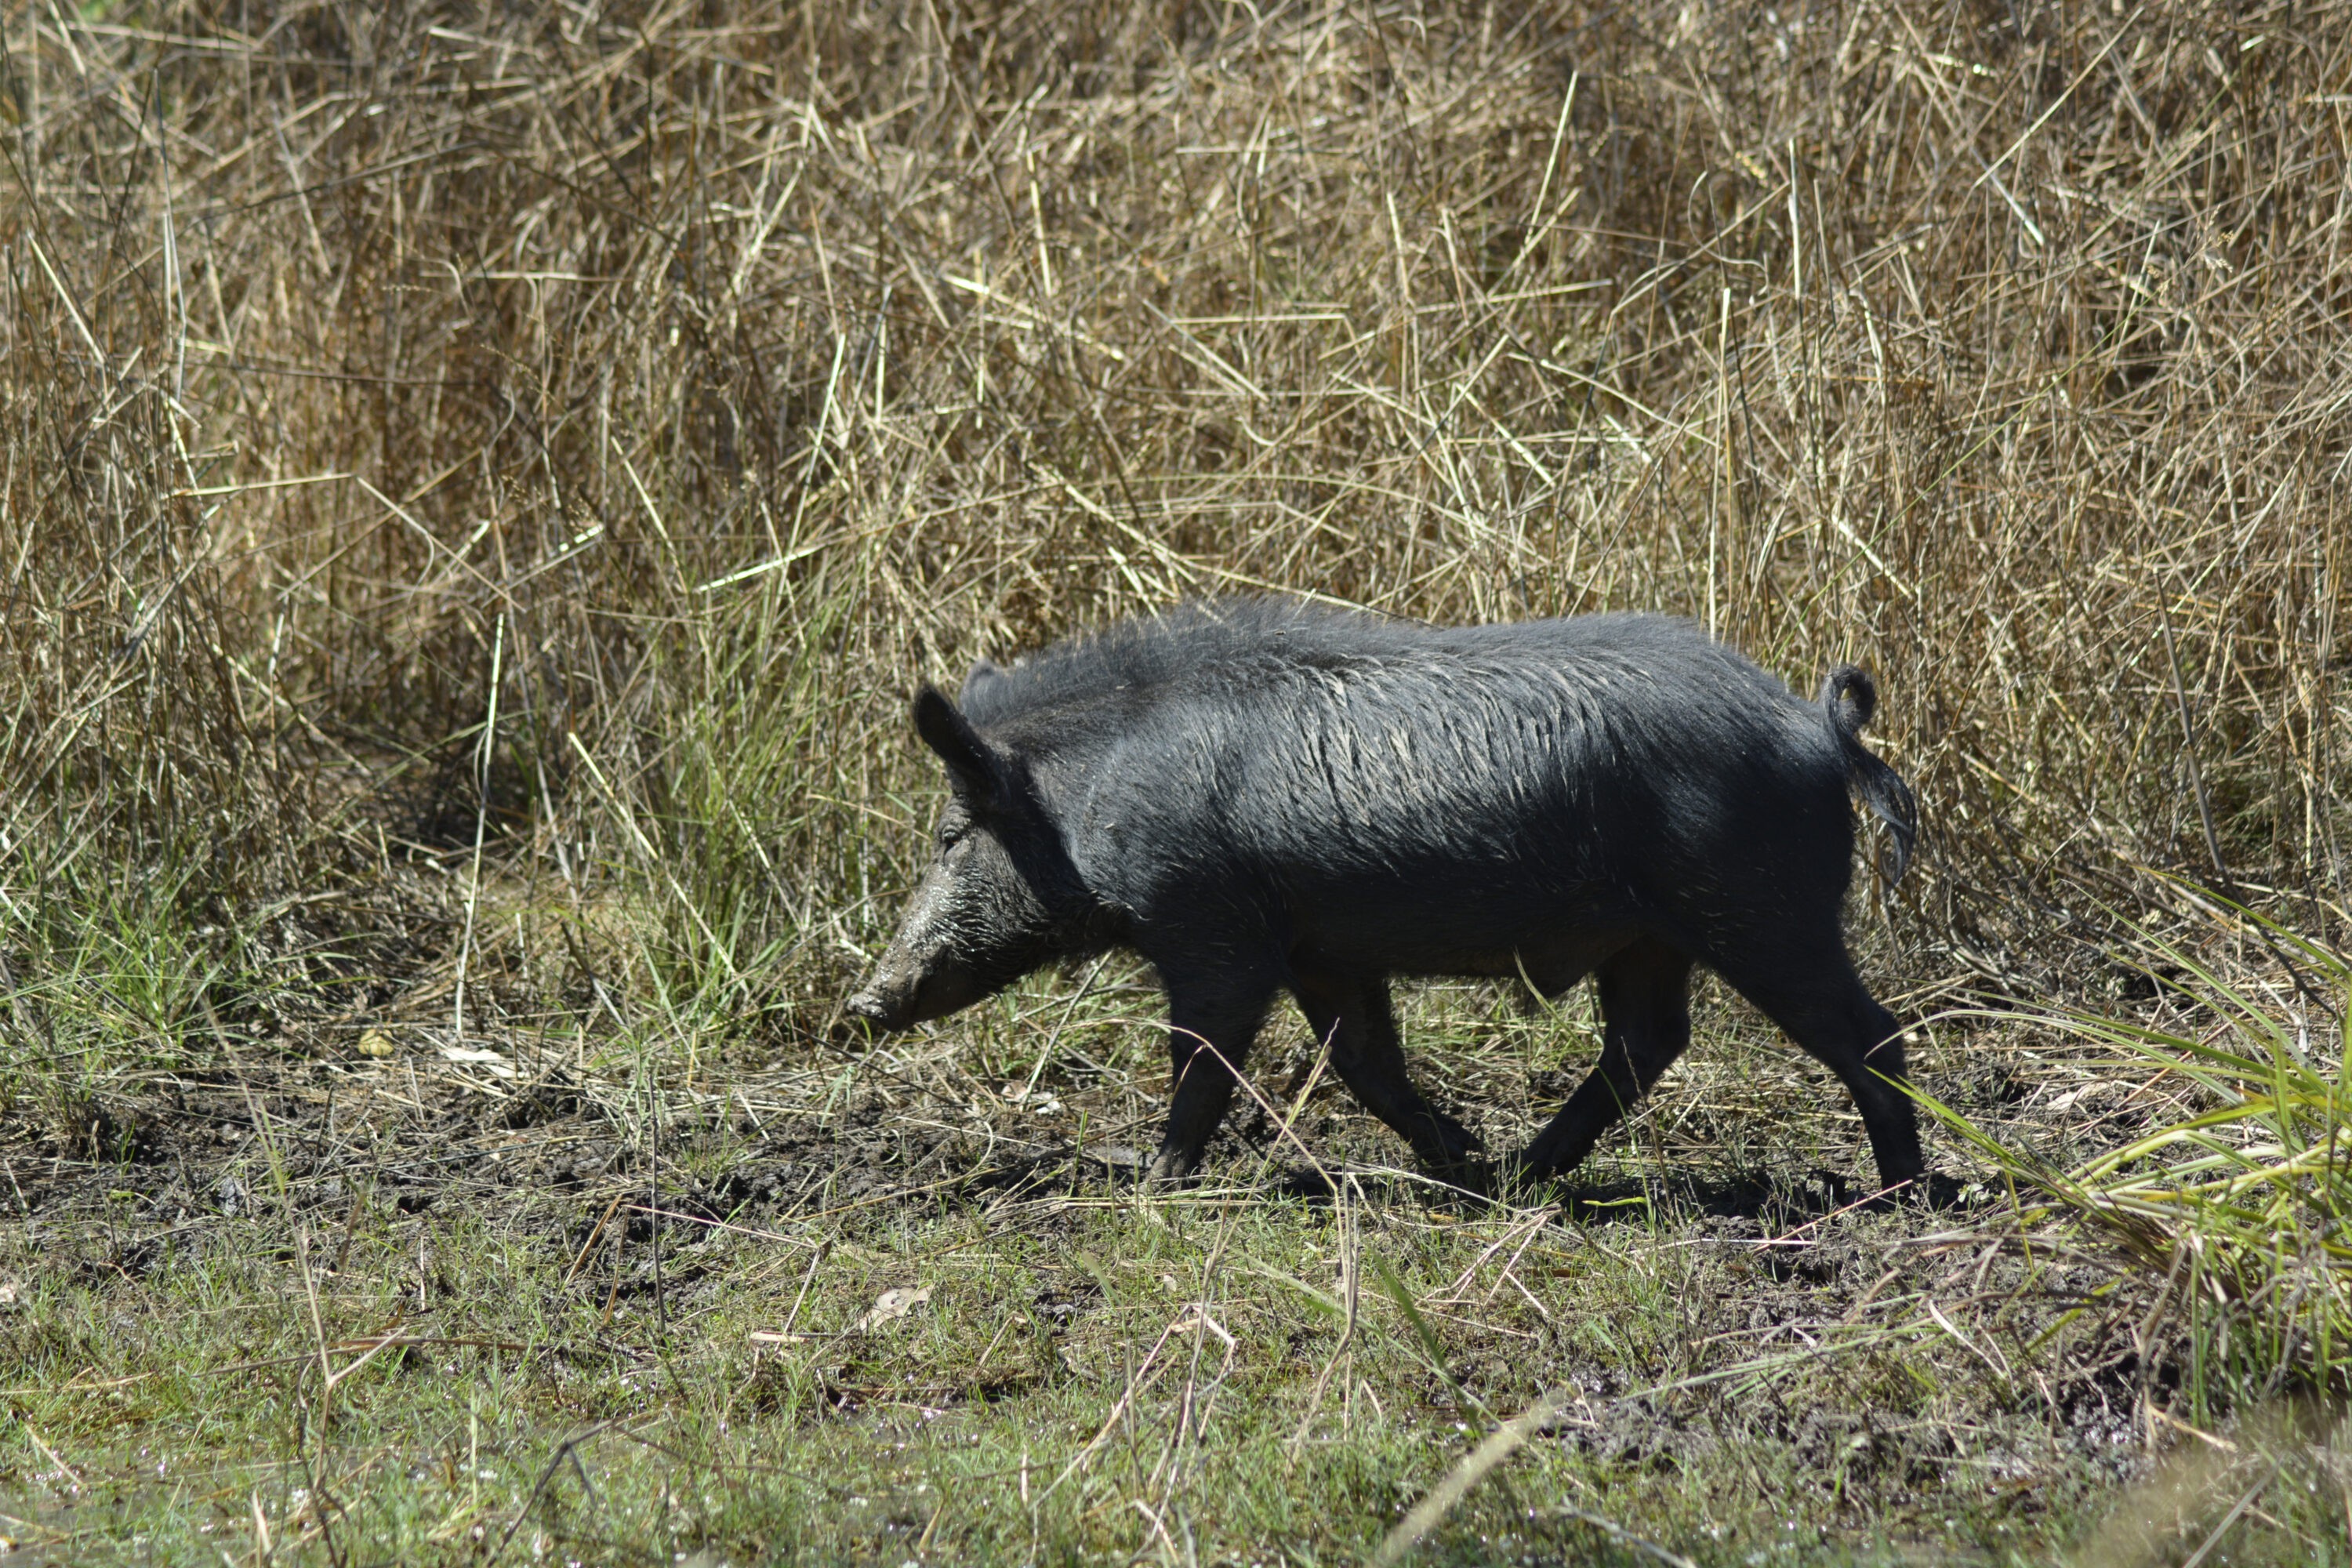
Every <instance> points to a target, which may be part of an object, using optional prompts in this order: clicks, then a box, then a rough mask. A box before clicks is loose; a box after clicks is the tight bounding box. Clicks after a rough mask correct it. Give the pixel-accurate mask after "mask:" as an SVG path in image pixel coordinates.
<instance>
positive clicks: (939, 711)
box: [915, 683, 1004, 812]
mask: <svg viewBox="0 0 2352 1568" xmlns="http://www.w3.org/2000/svg"><path fill="white" fill-rule="evenodd" d="M915 733H917V734H918V735H920V736H921V737H922V738H923V744H925V745H927V746H929V747H930V749H931V750H933V751H934V752H938V753H939V754H940V761H941V762H943V763H947V765H948V777H949V779H950V780H951V781H952V782H953V783H954V784H955V791H956V794H958V795H961V796H962V797H963V802H964V804H965V805H968V806H970V807H971V809H972V810H973V811H975V812H984V811H988V810H990V809H992V808H993V807H995V806H997V805H1001V804H1003V796H1004V763H1003V762H1002V761H1001V760H999V758H998V757H997V755H996V753H995V752H993V751H992V750H990V748H989V744H988V742H986V741H983V740H982V739H981V738H980V732H979V731H976V730H974V729H973V728H972V727H971V721H970V720H968V719H966V718H965V717H964V716H963V715H962V714H961V713H960V712H958V711H957V710H956V705H955V704H954V703H952V702H950V701H949V700H947V699H946V698H944V697H942V696H940V691H939V688H938V687H936V686H932V685H929V684H928V683H927V684H925V686H924V687H923V689H921V690H920V691H918V692H917V693H915Z"/></svg>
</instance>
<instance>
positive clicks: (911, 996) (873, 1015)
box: [842, 974, 916, 1034]
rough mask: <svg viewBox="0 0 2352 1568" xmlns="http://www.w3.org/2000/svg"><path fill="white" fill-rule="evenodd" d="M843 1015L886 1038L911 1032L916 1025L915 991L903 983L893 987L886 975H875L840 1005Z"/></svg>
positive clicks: (891, 980) (891, 978) (899, 982)
mask: <svg viewBox="0 0 2352 1568" xmlns="http://www.w3.org/2000/svg"><path fill="white" fill-rule="evenodd" d="M842 1011H843V1012H845V1013H846V1014H847V1015H848V1016H851V1017H853V1018H857V1019H861V1020H863V1021H864V1022H865V1023H866V1025H867V1026H869V1027H871V1028H874V1029H877V1030H879V1031H882V1032H883V1033H886V1034H889V1033H896V1032H897V1031H898V1030H900V1029H911V1028H913V1027H914V1026H915V1024H916V1015H915V987H914V986H913V985H911V984H906V983H905V982H904V981H898V982H897V983H895V984H894V982H893V977H891V976H889V975H887V974H877V975H875V976H874V977H873V978H872V979H871V980H868V981H867V982H866V984H865V985H864V986H863V987H861V988H860V989H859V991H858V993H857V994H856V995H855V996H852V997H851V998H850V999H849V1000H848V1001H847V1002H845V1003H844V1004H843V1005H842Z"/></svg>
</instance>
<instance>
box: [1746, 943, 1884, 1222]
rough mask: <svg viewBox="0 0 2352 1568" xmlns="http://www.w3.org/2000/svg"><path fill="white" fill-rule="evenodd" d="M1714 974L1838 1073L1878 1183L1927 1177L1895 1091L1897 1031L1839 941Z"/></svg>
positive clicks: (1774, 954) (1772, 955)
mask: <svg viewBox="0 0 2352 1568" xmlns="http://www.w3.org/2000/svg"><path fill="white" fill-rule="evenodd" d="M1762 955H1763V952H1762V950H1759V956H1762ZM1727 956H1728V955H1727ZM1716 969H1717V972H1718V973H1721V974H1722V975H1723V977H1724V978H1725V979H1726V980H1728V981H1729V982H1731V984H1732V986H1733V988H1734V989H1736V990H1738V993H1739V994H1741V995H1743V996H1745V997H1747V998H1748V1000H1749V1001H1750V1002H1753V1003H1755V1004H1756V1005H1757V1006H1758V1007H1759V1008H1761V1009H1762V1010H1763V1012H1764V1013H1765V1015H1766V1016H1768V1017H1769V1018H1770V1019H1771V1020H1772V1021H1773V1022H1774V1023H1776V1024H1778V1025H1780V1027H1781V1029H1782V1030H1783V1031H1785V1032H1786V1033H1787V1035H1788V1037H1790V1039H1792V1040H1794V1041H1796V1042H1797V1044H1798V1045H1800V1046H1801V1047H1804V1049H1805V1051H1806V1053H1807V1054H1808V1055H1810V1056H1811V1057H1812V1058H1814V1059H1815V1060H1816V1061H1818V1062H1820V1063H1821V1064H1822V1066H1823V1067H1825V1068H1829V1069H1830V1071H1832V1072H1833V1073H1835V1074H1837V1076H1838V1079H1839V1081H1840V1082H1842V1083H1843V1084H1844V1085H1845V1087H1846V1092H1847V1093H1849V1094H1851V1095H1853V1103H1854V1108H1855V1109H1856V1110H1860V1111H1861V1112H1862V1125H1863V1128H1864V1131H1868V1132H1869V1134H1870V1150H1871V1152H1872V1153H1873V1154H1874V1155H1875V1156H1876V1157H1877V1160H1878V1179H1879V1180H1880V1181H1881V1182H1882V1183H1884V1184H1885V1185H1887V1186H1889V1187H1893V1186H1897V1185H1900V1184H1902V1183H1905V1182H1908V1181H1912V1180H1915V1179H1916V1178H1917V1177H1918V1176H1920V1175H1922V1174H1924V1173H1926V1171H1927V1160H1926V1158H1925V1157H1924V1156H1923V1155H1922V1154H1921V1153H1920V1152H1919V1121H1918V1117H1917V1115H1916V1112H1915V1111H1914V1110H1912V1106H1911V1097H1910V1096H1909V1095H1907V1094H1906V1093H1904V1091H1903V1089H1902V1085H1903V1083H1904V1082H1905V1077H1904V1071H1903V1031H1902V1026H1901V1025H1899V1024H1897V1023H1895V1019H1894V1018H1893V1017H1892V1016H1890V1015H1889V1014H1888V1013H1887V1011H1886V1009H1885V1008H1884V1007H1882V1006H1880V1005H1878V1003H1877V1002H1876V1000H1874V998H1873V997H1872V996H1871V994H1870V993H1869V992H1868V991H1867V990H1865V989H1864V987H1863V984H1862V979H1861V977H1860V976H1859V975H1857V974H1855V973H1854V972H1853V961H1852V960H1851V959H1849V958H1847V956H1846V952H1845V943H1844V942H1843V941H1841V940H1839V939H1838V938H1836V937H1835V936H1834V935H1832V936H1831V937H1830V938H1828V939H1827V940H1825V941H1822V940H1817V941H1815V942H1810V943H1808V944H1806V946H1805V947H1804V949H1803V950H1802V951H1801V952H1790V951H1789V950H1788V948H1787V946H1786V945H1783V946H1781V948H1780V950H1779V951H1777V952H1769V962H1767V963H1749V962H1741V961H1738V960H1732V961H1730V962H1727V963H1717V965H1716Z"/></svg>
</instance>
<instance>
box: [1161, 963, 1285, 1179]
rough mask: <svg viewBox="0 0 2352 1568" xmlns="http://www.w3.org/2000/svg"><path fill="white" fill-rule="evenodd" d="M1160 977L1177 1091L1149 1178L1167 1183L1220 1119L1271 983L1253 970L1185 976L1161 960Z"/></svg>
mask: <svg viewBox="0 0 2352 1568" xmlns="http://www.w3.org/2000/svg"><path fill="white" fill-rule="evenodd" d="M1161 978H1162V979H1163V980H1165V981H1166V982H1167V985H1168V1059H1169V1067H1170V1069H1171V1073H1172V1075H1173V1082H1174V1084H1175V1090H1174V1093H1173V1094H1172V1095H1171V1097H1170V1100H1169V1105H1168V1130H1167V1131H1166V1132H1164V1133H1163V1134H1161V1136H1160V1152H1159V1154H1158V1156H1157V1157H1156V1158H1154V1159H1153V1160H1152V1162H1151V1169H1150V1173H1149V1179H1150V1181H1153V1182H1171V1181H1177V1180H1180V1179H1181V1178H1183V1177H1185V1176H1189V1175H1191V1174H1192V1168H1193V1167H1194V1166H1196V1165H1198V1164H1199V1163H1201V1151H1202V1149H1204V1148H1206V1147H1208V1142H1209V1135H1210V1134H1211V1133H1213V1132H1214V1131H1216V1130H1217V1123H1218V1122H1220V1121H1223V1120H1224V1119H1225V1105H1226V1102H1227V1101H1229V1100H1232V1099H1233V1094H1234V1073H1236V1072H1239V1071H1240V1070H1241V1066H1242V1060H1243V1058H1245V1057H1247V1056H1248V1055H1249V1048H1250V1046H1251V1044H1252V1043H1253V1042H1254V1041H1255V1039H1256V1038H1257V1027H1258V1026H1259V1025H1260V1024H1262V1023H1264V1022H1265V1010H1266V1006H1267V1005H1268V1004H1269V1003H1271V1002H1272V1001H1273V1000H1274V992H1275V986H1274V983H1273V982H1272V981H1271V980H1263V981H1261V980H1258V979H1255V978H1254V977H1248V978H1244V977H1235V976H1227V975H1220V976H1215V977H1213V978H1204V979H1197V980H1184V979H1180V978H1178V977H1177V976H1175V975H1171V974H1169V973H1167V972H1166V970H1165V968H1164V967H1163V969H1162V971H1161ZM1218 1058H1223V1060H1222V1061H1221V1060H1219V1059H1218Z"/></svg>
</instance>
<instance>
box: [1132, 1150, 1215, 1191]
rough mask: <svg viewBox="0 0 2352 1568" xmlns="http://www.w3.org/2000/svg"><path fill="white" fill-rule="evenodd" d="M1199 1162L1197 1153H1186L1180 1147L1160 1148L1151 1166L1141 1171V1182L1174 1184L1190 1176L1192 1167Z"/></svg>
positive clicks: (1160, 1184)
mask: <svg viewBox="0 0 2352 1568" xmlns="http://www.w3.org/2000/svg"><path fill="white" fill-rule="evenodd" d="M1199 1163H1201V1162H1200V1159H1199V1157H1198V1156H1197V1155H1192V1154H1187V1153H1185V1152H1184V1151H1182V1150H1181V1149H1162V1150H1161V1151H1160V1153H1159V1156H1158V1157H1157V1158H1155V1159H1154V1160H1153V1161H1152V1162H1151V1168H1150V1170H1148V1171H1146V1172H1144V1173H1143V1184H1144V1185H1145V1186H1147V1187H1172V1186H1176V1185H1178V1184H1181V1182H1183V1181H1184V1180H1185V1179H1186V1178H1187V1177H1189V1176H1191V1175H1192V1169H1193V1167H1194V1166H1196V1165H1198V1164H1199Z"/></svg>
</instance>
